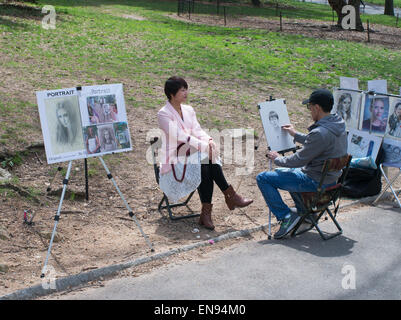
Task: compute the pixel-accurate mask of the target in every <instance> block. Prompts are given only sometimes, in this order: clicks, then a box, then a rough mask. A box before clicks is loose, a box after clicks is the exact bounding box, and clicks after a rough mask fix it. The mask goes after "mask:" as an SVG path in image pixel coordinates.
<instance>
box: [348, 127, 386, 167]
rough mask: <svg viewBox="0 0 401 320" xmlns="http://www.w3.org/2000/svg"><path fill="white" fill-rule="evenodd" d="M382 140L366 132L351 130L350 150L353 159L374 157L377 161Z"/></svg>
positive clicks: (349, 138) (349, 136)
mask: <svg viewBox="0 0 401 320" xmlns="http://www.w3.org/2000/svg"><path fill="white" fill-rule="evenodd" d="M381 144H382V138H381V137H378V136H375V135H373V134H369V133H368V132H365V131H360V130H355V129H351V130H349V133H348V150H347V152H348V153H349V154H350V155H352V158H365V157H372V159H373V161H376V158H377V154H378V153H379V149H380V146H381Z"/></svg>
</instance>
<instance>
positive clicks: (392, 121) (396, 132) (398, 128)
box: [385, 97, 401, 139]
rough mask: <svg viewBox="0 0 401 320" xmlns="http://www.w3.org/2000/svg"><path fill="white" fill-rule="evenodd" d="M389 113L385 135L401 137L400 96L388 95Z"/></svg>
mask: <svg viewBox="0 0 401 320" xmlns="http://www.w3.org/2000/svg"><path fill="white" fill-rule="evenodd" d="M389 115H390V116H389V117H388V124H387V129H386V135H385V136H386V137H388V138H395V139H401V97H400V98H396V97H390V110H389Z"/></svg>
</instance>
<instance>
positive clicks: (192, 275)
mask: <svg viewBox="0 0 401 320" xmlns="http://www.w3.org/2000/svg"><path fill="white" fill-rule="evenodd" d="M339 221H340V223H341V225H342V227H343V229H344V234H343V235H341V236H339V237H336V238H334V239H331V240H329V241H323V240H321V239H320V236H319V235H318V234H317V232H315V231H310V232H308V233H305V234H303V235H301V236H298V237H296V238H289V239H285V240H270V241H269V240H264V241H259V242H257V241H247V242H245V243H244V242H243V243H241V244H240V245H237V246H235V247H232V248H230V249H229V250H226V251H222V252H216V255H215V256H214V258H211V259H207V260H202V261H201V262H188V263H184V264H182V265H170V266H165V267H163V268H160V269H158V270H155V271H154V272H152V273H150V274H146V275H142V276H140V277H135V278H123V279H115V280H110V281H108V282H106V283H105V286H104V287H101V288H89V289H86V290H84V291H79V292H77V293H69V294H68V295H63V296H60V297H59V298H61V299H146V300H147V299H161V300H165V299H201V300H202V299H212V300H213V299H230V300H233V299H253V300H257V299H397V300H398V299H401V246H400V245H401V232H400V231H401V210H399V209H386V210H385V209H382V208H373V207H372V208H364V209H362V210H360V211H355V212H352V213H348V214H346V215H343V216H342V217H340V219H339ZM321 226H322V227H323V228H324V226H325V227H329V226H330V225H329V224H328V222H322V223H321ZM326 229H327V228H326ZM353 287H354V289H353Z"/></svg>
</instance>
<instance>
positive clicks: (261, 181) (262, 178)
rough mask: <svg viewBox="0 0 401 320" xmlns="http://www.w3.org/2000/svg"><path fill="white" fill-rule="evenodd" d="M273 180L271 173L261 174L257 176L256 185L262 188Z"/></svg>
mask: <svg viewBox="0 0 401 320" xmlns="http://www.w3.org/2000/svg"><path fill="white" fill-rule="evenodd" d="M270 179H271V172H270V171H264V172H261V173H259V174H258V175H257V176H256V183H257V184H258V187H259V188H260V187H261V186H263V185H266V184H268V183H269V182H270Z"/></svg>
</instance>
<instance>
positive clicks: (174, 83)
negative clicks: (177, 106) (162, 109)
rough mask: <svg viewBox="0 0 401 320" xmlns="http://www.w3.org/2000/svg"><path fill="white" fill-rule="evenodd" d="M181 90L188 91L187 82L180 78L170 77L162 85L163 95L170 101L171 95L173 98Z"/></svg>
mask: <svg viewBox="0 0 401 320" xmlns="http://www.w3.org/2000/svg"><path fill="white" fill-rule="evenodd" d="M181 88H185V89H188V84H187V82H186V81H185V80H184V79H183V78H181V77H177V76H174V77H170V78H168V79H167V81H166V83H165V84H164V93H165V94H166V96H167V98H168V100H169V101H170V100H171V95H173V96H175V95H176V94H177V92H178V90H180V89H181Z"/></svg>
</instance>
